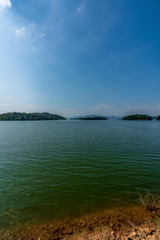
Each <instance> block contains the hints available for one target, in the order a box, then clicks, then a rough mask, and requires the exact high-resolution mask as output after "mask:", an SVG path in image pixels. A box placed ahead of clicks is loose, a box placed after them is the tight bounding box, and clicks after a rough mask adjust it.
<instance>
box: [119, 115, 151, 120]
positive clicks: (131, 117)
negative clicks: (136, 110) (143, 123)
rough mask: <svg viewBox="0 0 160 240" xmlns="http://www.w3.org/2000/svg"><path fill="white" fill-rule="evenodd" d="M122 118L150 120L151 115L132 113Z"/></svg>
mask: <svg viewBox="0 0 160 240" xmlns="http://www.w3.org/2000/svg"><path fill="white" fill-rule="evenodd" d="M123 120H152V117H151V116H148V115H143V114H133V115H129V116H125V117H123Z"/></svg>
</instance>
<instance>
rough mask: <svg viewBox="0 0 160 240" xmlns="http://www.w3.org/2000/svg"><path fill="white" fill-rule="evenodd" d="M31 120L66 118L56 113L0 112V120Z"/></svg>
mask: <svg viewBox="0 0 160 240" xmlns="http://www.w3.org/2000/svg"><path fill="white" fill-rule="evenodd" d="M32 120H66V118H64V117H62V116H59V115H57V114H50V113H47V112H44V113H25V112H23V113H20V112H13V113H11V112H9V113H3V114H0V121H32Z"/></svg>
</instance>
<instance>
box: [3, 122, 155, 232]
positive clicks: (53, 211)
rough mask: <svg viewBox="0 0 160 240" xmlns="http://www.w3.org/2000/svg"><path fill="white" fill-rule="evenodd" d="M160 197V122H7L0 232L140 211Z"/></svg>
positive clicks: (4, 124)
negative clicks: (141, 203) (147, 197)
mask: <svg viewBox="0 0 160 240" xmlns="http://www.w3.org/2000/svg"><path fill="white" fill-rule="evenodd" d="M146 190H148V191H151V192H153V193H158V192H160V121H122V120H108V121H26V122H24V121H22V122H8V121H7V122H0V227H1V228H3V227H10V226H18V225H19V224H23V225H24V224H35V223H41V222H42V223H43V222H47V221H50V220H52V219H63V218H65V217H77V216H81V215H83V214H86V213H87V214H88V213H90V212H94V211H101V210H103V209H106V208H115V207H120V206H132V205H136V204H137V202H136V199H137V198H138V191H140V192H145V191H146Z"/></svg>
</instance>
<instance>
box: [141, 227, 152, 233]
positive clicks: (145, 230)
mask: <svg viewBox="0 0 160 240" xmlns="http://www.w3.org/2000/svg"><path fill="white" fill-rule="evenodd" d="M143 230H144V232H145V233H147V234H149V233H150V232H151V230H150V229H149V227H145V228H144V229H143Z"/></svg>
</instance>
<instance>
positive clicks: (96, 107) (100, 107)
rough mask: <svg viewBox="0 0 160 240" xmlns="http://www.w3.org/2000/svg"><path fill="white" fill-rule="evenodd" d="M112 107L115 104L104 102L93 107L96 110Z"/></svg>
mask: <svg viewBox="0 0 160 240" xmlns="http://www.w3.org/2000/svg"><path fill="white" fill-rule="evenodd" d="M111 108H113V106H109V105H106V104H104V103H101V104H97V105H96V106H94V107H93V109H96V110H102V109H111Z"/></svg>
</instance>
